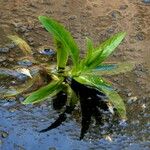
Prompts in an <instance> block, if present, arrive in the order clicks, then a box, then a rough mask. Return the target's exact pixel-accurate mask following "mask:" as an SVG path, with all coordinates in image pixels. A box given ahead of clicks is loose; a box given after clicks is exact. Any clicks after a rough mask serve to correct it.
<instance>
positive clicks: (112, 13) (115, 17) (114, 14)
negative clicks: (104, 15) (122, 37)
mask: <svg viewBox="0 0 150 150" xmlns="http://www.w3.org/2000/svg"><path fill="white" fill-rule="evenodd" d="M111 16H112V17H113V18H114V19H120V18H121V17H122V15H121V13H120V12H119V11H117V10H113V11H112V12H111Z"/></svg>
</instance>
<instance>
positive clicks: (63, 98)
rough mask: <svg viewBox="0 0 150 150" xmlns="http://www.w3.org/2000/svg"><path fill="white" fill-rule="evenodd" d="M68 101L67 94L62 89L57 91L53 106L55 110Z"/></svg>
mask: <svg viewBox="0 0 150 150" xmlns="http://www.w3.org/2000/svg"><path fill="white" fill-rule="evenodd" d="M66 102H67V94H66V93H65V92H63V91H60V92H59V93H57V95H56V96H55V98H53V108H54V109H55V110H59V109H61V108H62V107H63V106H65V104H66Z"/></svg>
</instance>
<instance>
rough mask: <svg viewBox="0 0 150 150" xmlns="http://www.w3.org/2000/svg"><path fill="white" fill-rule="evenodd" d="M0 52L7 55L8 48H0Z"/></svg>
mask: <svg viewBox="0 0 150 150" xmlns="http://www.w3.org/2000/svg"><path fill="white" fill-rule="evenodd" d="M0 52H2V53H8V52H9V48H8V47H0Z"/></svg>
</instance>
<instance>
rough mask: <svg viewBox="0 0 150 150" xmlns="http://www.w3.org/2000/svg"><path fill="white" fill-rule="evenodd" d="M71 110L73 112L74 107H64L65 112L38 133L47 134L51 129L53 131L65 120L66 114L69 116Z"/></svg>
mask: <svg viewBox="0 0 150 150" xmlns="http://www.w3.org/2000/svg"><path fill="white" fill-rule="evenodd" d="M73 110H74V107H72V106H66V109H65V111H64V112H63V113H61V114H60V115H59V117H58V118H57V119H56V121H55V122H53V123H52V124H51V125H50V126H49V127H47V128H46V129H43V130H41V131H40V132H47V131H49V130H52V129H55V128H57V127H59V126H60V125H61V124H62V123H63V122H64V121H65V120H66V119H67V115H66V114H71V113H72V111H73Z"/></svg>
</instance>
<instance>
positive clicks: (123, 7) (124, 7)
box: [119, 5, 128, 10]
mask: <svg viewBox="0 0 150 150" xmlns="http://www.w3.org/2000/svg"><path fill="white" fill-rule="evenodd" d="M127 8H128V5H120V8H119V9H120V10H125V9H127Z"/></svg>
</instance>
